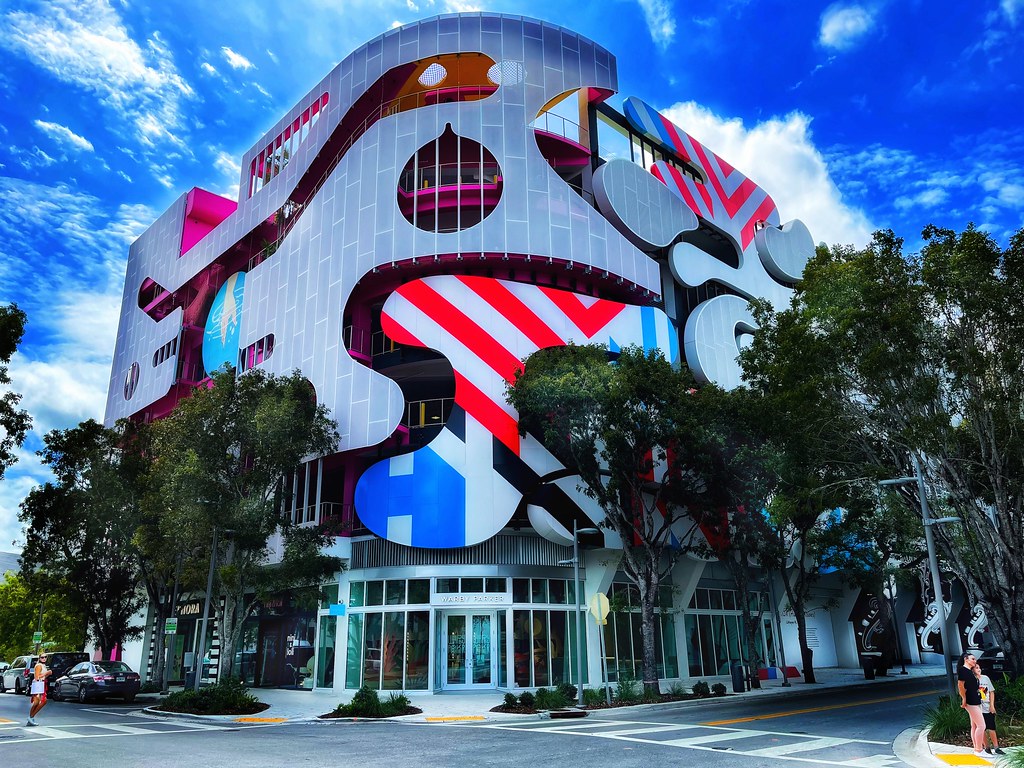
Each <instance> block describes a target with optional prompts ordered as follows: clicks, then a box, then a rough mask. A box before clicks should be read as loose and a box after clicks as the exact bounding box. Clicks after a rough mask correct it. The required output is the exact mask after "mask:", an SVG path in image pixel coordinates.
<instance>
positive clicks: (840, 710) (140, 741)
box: [0, 679, 941, 768]
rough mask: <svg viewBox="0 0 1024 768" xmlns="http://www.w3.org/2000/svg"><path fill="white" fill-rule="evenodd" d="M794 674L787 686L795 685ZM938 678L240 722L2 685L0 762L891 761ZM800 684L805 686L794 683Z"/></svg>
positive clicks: (767, 766) (877, 766) (864, 767)
mask: <svg viewBox="0 0 1024 768" xmlns="http://www.w3.org/2000/svg"><path fill="white" fill-rule="evenodd" d="M801 688H802V686H799V685H798V686H797V689H798V690H799V689H801ZM939 688H941V681H936V680H928V679H912V680H899V679H896V680H894V681H893V683H892V684H889V685H884V686H883V685H875V686H872V687H871V688H870V689H867V690H865V689H848V690H843V689H829V690H823V691H815V692H814V693H813V694H809V695H803V696H799V697H793V698H792V699H786V698H782V697H774V698H771V699H767V700H761V701H756V700H755V701H750V700H743V699H736V700H732V699H725V700H720V701H715V702H713V703H707V702H703V703H693V704H689V703H688V704H683V705H680V706H671V707H664V706H663V707H659V708H643V709H629V710H621V709H619V710H609V711H606V712H601V713H596V714H592V715H591V716H590V717H587V718H584V719H579V720H540V719H537V718H524V719H523V720H517V721H508V720H502V721H488V722H486V723H481V724H451V723H448V724H423V723H408V722H405V723H401V722H391V721H383V722H359V723H352V722H338V721H334V722H325V723H309V724H296V725H289V724H282V725H250V726H246V725H241V724H237V723H232V722H221V723H216V724H214V723H208V722H207V723H191V722H183V721H168V720H162V719H153V718H149V717H146V716H144V715H142V714H141V712H140V709H139V704H133V705H125V704H121V703H120V702H114V701H111V702H108V703H99V704H89V705H78V704H74V703H64V702H51V703H50V704H48V705H47V707H46V709H45V710H43V713H42V714H41V715H40V716H39V717H38V720H39V722H40V726H39V727H37V728H27V727H25V724H24V717H25V713H26V712H27V709H28V700H27V698H25V697H15V696H14V695H13V694H7V695H4V696H0V720H6V721H8V722H0V765H4V766H7V765H10V766H19V765H31V766H34V767H35V766H41V767H44V768H46V767H48V766H54V767H55V768H61V767H63V766H69V767H70V766H74V768H92V767H93V766H95V767H96V768H110V767H111V766H118V767H120V766H126V767H127V766H161V767H165V766H188V767H189V768H202V767H204V766H235V765H237V766H299V765H315V766H359V767H360V768H362V767H363V766H366V767H367V768H374V767H376V766H380V767H381V768H397V766H402V765H415V766H421V767H422V768H434V767H437V768H448V767H449V766H451V767H453V768H454V767H455V766H458V767H459V768H476V766H515V768H524V766H525V767H527V768H542V767H544V766H592V765H600V766H602V768H605V767H607V768H651V766H654V765H680V766H690V765H712V764H713V765H715V766H721V768H732V767H733V766H736V767H739V766H742V767H743V768H761V767H764V768H807V767H808V766H813V765H847V766H858V767H859V768H890V767H891V766H899V765H901V763H900V762H899V760H898V759H896V758H895V756H894V755H893V753H892V741H893V739H894V738H895V737H896V736H897V735H898V734H899V733H900V731H902V730H904V729H905V728H909V727H913V726H917V725H919V724H920V720H921V708H922V706H924V705H925V704H927V703H930V702H932V701H934V699H935V697H936V695H937V694H938V690H939ZM801 692H802V691H801Z"/></svg>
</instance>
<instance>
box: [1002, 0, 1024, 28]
mask: <svg viewBox="0 0 1024 768" xmlns="http://www.w3.org/2000/svg"><path fill="white" fill-rule="evenodd" d="M999 7H1000V8H1002V9H1003V13H1005V14H1006V18H1008V19H1009V20H1010V24H1012V25H1013V26H1017V13H1018V11H1024V0H1002V2H1001V3H1000V4H999Z"/></svg>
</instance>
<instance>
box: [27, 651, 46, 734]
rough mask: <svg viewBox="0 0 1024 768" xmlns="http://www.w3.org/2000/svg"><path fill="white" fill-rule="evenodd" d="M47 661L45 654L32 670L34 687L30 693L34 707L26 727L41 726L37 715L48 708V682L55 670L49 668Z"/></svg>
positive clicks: (30, 711)
mask: <svg viewBox="0 0 1024 768" xmlns="http://www.w3.org/2000/svg"><path fill="white" fill-rule="evenodd" d="M46 661H47V659H46V654H45V653H44V654H42V655H41V656H40V657H39V658H38V659H36V666H35V668H34V669H33V670H32V687H31V688H29V693H30V694H32V707H31V709H29V711H28V722H27V723H25V725H39V723H37V722H36V715H38V714H39V713H40V712H41V711H42V709H43V707H45V706H46V681H47V678H48V677H49V676H50V675H52V674H53V670H52V669H49V668H47V666H46Z"/></svg>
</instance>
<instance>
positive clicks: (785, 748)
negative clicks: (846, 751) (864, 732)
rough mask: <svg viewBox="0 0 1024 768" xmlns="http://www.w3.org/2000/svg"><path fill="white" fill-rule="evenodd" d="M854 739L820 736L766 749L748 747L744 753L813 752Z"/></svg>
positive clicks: (764, 754)
mask: <svg viewBox="0 0 1024 768" xmlns="http://www.w3.org/2000/svg"><path fill="white" fill-rule="evenodd" d="M851 743H853V739H840V738H838V737H834V736H820V737H817V738H814V739H811V740H810V741H801V742H797V743H796V744H780V745H779V746H777V747H765V748H764V749H746V750H743V754H744V755H754V756H757V757H778V756H779V755H792V754H794V753H795V752H813V751H814V750H816V749H827V748H828V747H838V746H839V745H840V744H851Z"/></svg>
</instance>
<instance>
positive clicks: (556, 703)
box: [535, 688, 569, 709]
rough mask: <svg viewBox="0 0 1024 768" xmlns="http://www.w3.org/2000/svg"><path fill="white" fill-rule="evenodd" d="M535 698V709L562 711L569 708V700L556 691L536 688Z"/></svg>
mask: <svg viewBox="0 0 1024 768" xmlns="http://www.w3.org/2000/svg"><path fill="white" fill-rule="evenodd" d="M535 698H536V707H537V709H562V708H563V707H567V706H569V700H568V699H567V698H566V697H565V696H563V695H562V693H561V691H559V690H557V689H556V690H553V691H549V690H548V689H547V688H538V689H537V694H536V697H535Z"/></svg>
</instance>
